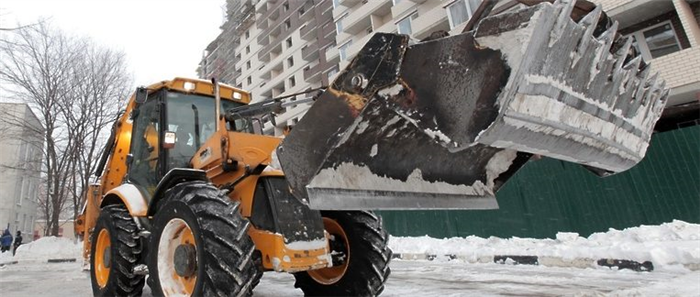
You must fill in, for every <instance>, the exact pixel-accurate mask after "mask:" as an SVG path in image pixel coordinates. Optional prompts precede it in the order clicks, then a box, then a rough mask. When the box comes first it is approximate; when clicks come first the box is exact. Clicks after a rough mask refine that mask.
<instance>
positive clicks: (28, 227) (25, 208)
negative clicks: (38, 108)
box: [0, 103, 43, 242]
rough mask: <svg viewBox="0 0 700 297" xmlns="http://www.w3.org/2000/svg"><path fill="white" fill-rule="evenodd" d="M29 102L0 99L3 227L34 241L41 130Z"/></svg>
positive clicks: (0, 212)
mask: <svg viewBox="0 0 700 297" xmlns="http://www.w3.org/2000/svg"><path fill="white" fill-rule="evenodd" d="M42 131H43V128H42V126H41V124H40V122H39V119H38V118H37V117H36V116H35V115H34V113H33V112H32V111H31V109H30V108H29V106H28V105H26V104H23V103H21V104H19V103H0V137H1V138H2V142H0V189H2V191H0V229H2V230H5V229H6V228H9V229H10V231H11V232H12V235H13V236H14V235H15V234H16V233H17V231H22V233H23V234H25V236H23V237H24V241H25V242H28V241H31V239H32V236H31V234H32V233H33V230H34V222H35V219H36V213H37V206H38V205H37V199H38V192H39V186H40V181H41V180H40V178H41V164H42V145H43V141H42V139H43V138H42V135H43V134H42V133H43V132H42Z"/></svg>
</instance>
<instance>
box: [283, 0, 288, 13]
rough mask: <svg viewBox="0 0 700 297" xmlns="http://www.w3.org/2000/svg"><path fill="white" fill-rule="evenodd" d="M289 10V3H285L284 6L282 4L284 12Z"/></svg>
mask: <svg viewBox="0 0 700 297" xmlns="http://www.w3.org/2000/svg"><path fill="white" fill-rule="evenodd" d="M287 10H289V1H287V2H284V4H282V11H287Z"/></svg>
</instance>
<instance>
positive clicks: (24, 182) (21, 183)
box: [15, 177, 27, 205]
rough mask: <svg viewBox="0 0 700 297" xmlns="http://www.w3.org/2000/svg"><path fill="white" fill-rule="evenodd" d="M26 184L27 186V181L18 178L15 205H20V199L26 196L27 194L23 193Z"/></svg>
mask: <svg viewBox="0 0 700 297" xmlns="http://www.w3.org/2000/svg"><path fill="white" fill-rule="evenodd" d="M26 184H27V180H26V179H25V178H23V177H20V182H19V195H17V196H15V203H16V204H17V205H22V198H24V195H26V194H27V192H25V185H26Z"/></svg>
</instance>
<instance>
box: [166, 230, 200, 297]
mask: <svg viewBox="0 0 700 297" xmlns="http://www.w3.org/2000/svg"><path fill="white" fill-rule="evenodd" d="M185 247H186V248H185ZM178 248H179V249H178ZM183 248H184V249H185V250H191V252H186V253H182V252H180V251H182V250H183ZM176 251H178V252H177V253H176ZM176 254H177V257H178V258H176ZM187 255H189V256H190V257H192V258H188V259H185V260H186V261H188V263H189V264H190V265H191V266H190V269H185V270H183V268H181V267H182V265H178V266H180V267H176V262H177V261H183V259H182V258H181V257H183V256H187ZM196 258H197V244H196V242H195V239H194V233H192V229H191V228H190V226H189V225H187V223H186V222H185V221H183V220H182V219H172V220H170V221H169V222H168V223H167V224H166V225H165V227H164V228H163V233H162V234H161V235H160V240H159V242H158V279H159V280H160V285H161V288H162V289H163V295H165V296H182V295H187V296H191V295H192V293H194V287H195V284H196V283H197V259H196ZM185 266H189V265H185ZM184 271H187V273H184Z"/></svg>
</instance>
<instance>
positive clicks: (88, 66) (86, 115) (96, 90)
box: [61, 46, 131, 218]
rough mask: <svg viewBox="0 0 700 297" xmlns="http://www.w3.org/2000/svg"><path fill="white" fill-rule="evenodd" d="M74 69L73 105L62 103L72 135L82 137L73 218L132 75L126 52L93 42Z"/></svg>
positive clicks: (74, 190)
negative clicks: (127, 69) (129, 75)
mask: <svg viewBox="0 0 700 297" xmlns="http://www.w3.org/2000/svg"><path fill="white" fill-rule="evenodd" d="M77 66H78V67H77V68H76V71H74V73H73V74H74V78H73V81H75V82H77V84H75V86H74V87H73V88H72V89H71V98H73V102H72V104H71V105H62V107H61V111H62V112H63V113H64V117H65V119H66V126H67V127H68V128H69V129H70V131H71V134H72V135H71V136H72V137H74V138H76V139H81V140H82V142H80V143H77V144H76V150H75V152H74V153H75V163H74V166H75V168H74V170H73V171H74V172H75V174H74V175H73V176H72V178H71V184H72V187H70V189H71V190H72V191H71V197H72V206H73V218H76V217H77V216H78V215H79V214H80V207H81V206H82V205H83V203H84V198H85V195H84V193H83V191H85V190H86V189H87V188H88V185H89V183H90V176H91V174H92V173H93V172H94V171H95V168H96V166H97V159H98V158H99V154H100V153H101V152H102V150H101V149H102V147H101V145H102V144H103V143H104V142H105V141H106V140H107V136H109V131H108V128H109V126H110V124H112V123H113V122H114V121H115V120H116V118H117V115H118V112H119V110H120V109H121V107H122V105H123V104H122V103H123V102H124V98H126V96H127V95H128V93H129V91H130V88H129V85H130V84H131V83H130V81H131V80H130V78H129V77H128V76H127V75H126V73H127V71H126V63H125V57H124V54H123V53H121V52H115V51H113V50H111V49H107V48H102V47H97V46H89V47H88V49H87V51H86V52H85V53H84V56H83V59H82V60H81V62H80V63H79V65H77Z"/></svg>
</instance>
